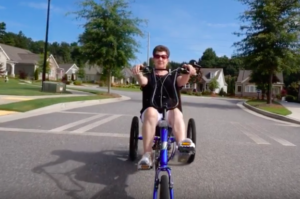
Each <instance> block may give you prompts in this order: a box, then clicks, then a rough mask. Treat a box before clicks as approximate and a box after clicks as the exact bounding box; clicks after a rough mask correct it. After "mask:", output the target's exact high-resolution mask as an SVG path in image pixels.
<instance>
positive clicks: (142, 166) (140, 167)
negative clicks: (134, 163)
mask: <svg viewBox="0 0 300 199" xmlns="http://www.w3.org/2000/svg"><path fill="white" fill-rule="evenodd" d="M150 169H152V166H149V165H139V166H138V170H150Z"/></svg>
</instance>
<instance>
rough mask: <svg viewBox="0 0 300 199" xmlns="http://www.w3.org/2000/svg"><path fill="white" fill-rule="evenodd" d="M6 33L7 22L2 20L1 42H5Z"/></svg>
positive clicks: (0, 26)
mask: <svg viewBox="0 0 300 199" xmlns="http://www.w3.org/2000/svg"><path fill="white" fill-rule="evenodd" d="M5 33H6V24H5V23H4V22H1V23H0V43H3V41H4V36H5Z"/></svg>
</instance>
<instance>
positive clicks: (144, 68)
mask: <svg viewBox="0 0 300 199" xmlns="http://www.w3.org/2000/svg"><path fill="white" fill-rule="evenodd" d="M186 64H190V65H192V66H193V67H194V68H197V69H198V70H200V69H201V66H200V65H199V64H198V63H197V62H196V61H195V60H191V61H189V63H186V62H183V63H182V64H181V65H180V66H179V67H178V68H176V69H174V70H172V71H171V73H173V72H176V71H178V72H180V73H182V74H189V71H188V69H187V68H185V67H184V65H186ZM140 69H141V70H142V72H143V73H149V72H150V68H149V66H141V67H140Z"/></svg>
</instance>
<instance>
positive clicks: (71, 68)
mask: <svg viewBox="0 0 300 199" xmlns="http://www.w3.org/2000/svg"><path fill="white" fill-rule="evenodd" d="M78 71H79V68H78V66H77V65H76V64H59V72H60V73H59V79H62V77H63V76H64V75H65V74H66V75H67V79H68V80H71V78H72V75H76V74H77V73H78Z"/></svg>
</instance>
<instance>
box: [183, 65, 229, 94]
mask: <svg viewBox="0 0 300 199" xmlns="http://www.w3.org/2000/svg"><path fill="white" fill-rule="evenodd" d="M201 72H202V78H201V81H200V82H197V83H196V84H186V85H185V87H184V89H196V90H197V91H199V92H204V91H209V83H210V82H211V80H212V79H213V78H216V80H217V82H218V83H219V87H218V88H217V89H216V90H215V92H216V93H219V92H220V90H221V89H222V88H223V91H225V92H226V93H227V83H226V82H225V76H224V71H223V68H201Z"/></svg>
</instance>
